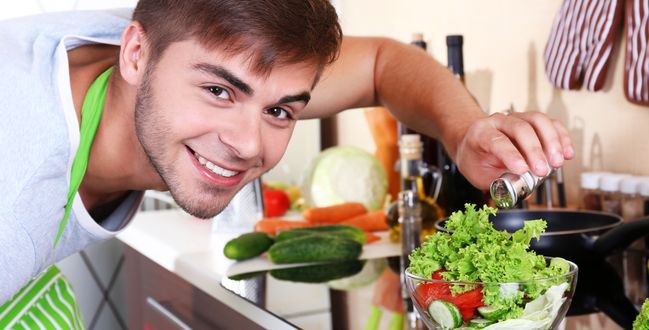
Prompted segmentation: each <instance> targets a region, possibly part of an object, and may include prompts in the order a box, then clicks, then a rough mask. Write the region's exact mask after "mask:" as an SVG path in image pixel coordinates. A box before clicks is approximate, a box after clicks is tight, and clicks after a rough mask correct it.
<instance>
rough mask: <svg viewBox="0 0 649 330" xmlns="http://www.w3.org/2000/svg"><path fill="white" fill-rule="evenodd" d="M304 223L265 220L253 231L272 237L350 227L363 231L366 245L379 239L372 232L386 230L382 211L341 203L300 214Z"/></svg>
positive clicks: (307, 210)
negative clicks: (326, 227)
mask: <svg viewBox="0 0 649 330" xmlns="http://www.w3.org/2000/svg"><path fill="white" fill-rule="evenodd" d="M302 217H303V218H304V221H294V220H285V219H277V218H265V219H262V220H259V221H258V222H257V224H256V226H255V231H263V232H265V233H267V234H268V235H271V236H274V235H276V234H277V233H278V232H280V231H282V230H288V229H292V228H304V227H313V226H322V225H332V224H341V225H350V226H356V227H358V228H360V229H362V230H363V231H365V236H366V238H367V243H371V242H374V241H377V240H379V239H380V237H379V236H377V235H375V234H373V233H372V232H373V231H382V230H388V225H387V222H386V217H385V213H384V211H383V210H378V211H373V212H368V211H367V209H366V208H365V206H364V205H363V204H361V203H354V202H348V203H342V204H337V205H332V206H327V207H313V208H309V209H306V210H304V212H303V213H302Z"/></svg>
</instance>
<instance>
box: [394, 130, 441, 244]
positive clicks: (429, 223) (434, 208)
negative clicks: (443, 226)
mask: <svg viewBox="0 0 649 330" xmlns="http://www.w3.org/2000/svg"><path fill="white" fill-rule="evenodd" d="M422 155H423V143H422V141H421V138H420V136H419V134H404V135H402V136H401V139H400V141H399V164H400V170H401V190H402V191H413V192H414V193H415V194H416V196H417V198H418V200H419V201H420V203H421V204H422V205H421V217H422V228H421V239H422V240H424V239H425V238H426V236H428V235H430V234H433V233H434V232H435V222H436V221H437V220H439V219H441V218H442V217H443V216H444V211H443V210H442V208H440V207H439V205H437V202H436V198H437V194H438V193H439V190H440V185H441V175H440V173H439V170H438V169H437V168H435V167H432V166H428V165H427V164H426V163H425V162H424V161H423V159H422ZM424 178H427V179H429V185H430V186H431V187H433V189H432V190H433V191H432V194H431V195H428V194H426V191H425V189H424ZM398 216H399V217H400V216H401V213H399V214H398ZM388 218H390V217H388ZM389 225H390V239H391V240H392V241H393V242H398V241H399V240H400V239H401V234H400V232H401V228H400V224H399V223H389Z"/></svg>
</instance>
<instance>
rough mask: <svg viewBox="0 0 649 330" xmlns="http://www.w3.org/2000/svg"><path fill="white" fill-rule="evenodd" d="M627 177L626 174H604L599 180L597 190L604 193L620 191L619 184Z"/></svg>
mask: <svg viewBox="0 0 649 330" xmlns="http://www.w3.org/2000/svg"><path fill="white" fill-rule="evenodd" d="M627 177H629V175H628V174H615V173H610V174H604V175H602V176H601V177H600V178H599V188H600V189H601V190H602V191H606V192H615V191H620V182H622V179H624V178H627Z"/></svg>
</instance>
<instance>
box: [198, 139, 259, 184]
mask: <svg viewBox="0 0 649 330" xmlns="http://www.w3.org/2000/svg"><path fill="white" fill-rule="evenodd" d="M187 151H188V152H189V153H190V155H191V158H192V163H193V164H194V166H196V168H197V169H198V170H199V172H200V173H201V175H202V176H203V177H204V178H206V179H208V180H209V181H210V182H211V183H212V184H217V185H220V186H235V185H237V184H239V182H241V180H242V179H243V176H244V174H245V173H246V171H242V170H237V169H227V168H224V167H223V165H216V164H214V161H213V160H208V159H207V158H205V157H204V156H201V155H200V154H199V153H197V152H196V151H194V150H192V149H191V148H189V147H187Z"/></svg>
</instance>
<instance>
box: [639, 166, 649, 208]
mask: <svg viewBox="0 0 649 330" xmlns="http://www.w3.org/2000/svg"><path fill="white" fill-rule="evenodd" d="M639 190H640V196H641V197H642V201H643V210H642V215H643V216H647V215H649V177H646V176H645V177H643V179H642V182H640V189H639Z"/></svg>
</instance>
